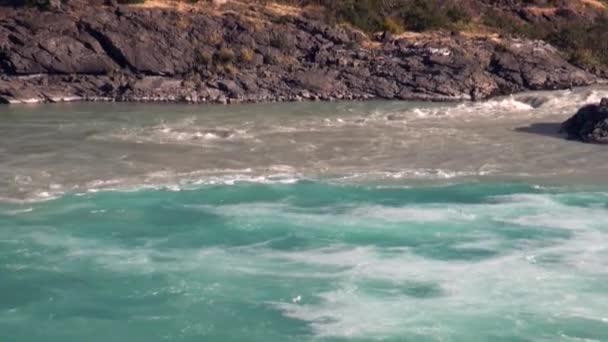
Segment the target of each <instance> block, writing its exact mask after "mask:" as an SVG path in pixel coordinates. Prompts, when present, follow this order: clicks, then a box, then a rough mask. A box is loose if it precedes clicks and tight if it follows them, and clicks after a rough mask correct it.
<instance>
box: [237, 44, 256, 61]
mask: <svg viewBox="0 0 608 342" xmlns="http://www.w3.org/2000/svg"><path fill="white" fill-rule="evenodd" d="M253 54H254V52H253V50H251V49H250V48H247V47H244V48H241V51H240V53H239V61H240V62H241V63H251V60H252V59H253Z"/></svg>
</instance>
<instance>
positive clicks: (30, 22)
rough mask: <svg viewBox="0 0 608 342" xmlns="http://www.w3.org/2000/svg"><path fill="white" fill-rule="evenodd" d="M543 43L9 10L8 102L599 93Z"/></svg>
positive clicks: (261, 11) (237, 12) (271, 14)
mask: <svg viewBox="0 0 608 342" xmlns="http://www.w3.org/2000/svg"><path fill="white" fill-rule="evenodd" d="M596 81H597V78H596V76H594V75H593V74H591V73H589V72H587V71H584V70H582V69H579V68H577V67H575V66H573V65H571V64H569V63H568V62H567V61H566V60H564V58H563V57H562V55H561V54H560V53H558V51H557V50H555V49H554V48H553V47H551V46H550V45H548V44H546V43H544V42H540V41H530V40H520V39H515V38H504V37H503V38H500V37H498V36H492V35H474V34H473V35H471V34H463V33H458V32H434V33H424V34H405V35H402V36H398V37H393V36H392V35H390V34H384V35H379V36H376V37H369V36H367V35H365V34H363V33H362V32H360V31H357V30H355V29H352V28H349V27H346V26H343V25H339V26H337V25H328V24H327V23H326V22H325V21H323V20H322V19H320V18H319V17H318V16H315V15H314V13H308V14H307V13H302V12H300V11H299V10H298V9H296V8H290V7H286V6H278V5H261V4H241V6H240V7H230V6H229V7H226V8H215V7H209V6H189V5H181V6H164V5H163V2H159V3H156V4H155V3H154V2H153V3H148V4H147V5H145V6H128V5H115V4H111V2H110V5H102V4H97V5H96V4H89V5H87V6H63V7H61V8H56V9H52V10H50V11H40V10H37V9H14V8H10V7H4V8H1V11H0V102H6V103H19V102H57V101H69V100H117V101H186V102H220V103H228V102H230V103H233V102H260V101H294V100H302V99H321V100H331V99H370V98H384V99H424V100H457V99H475V100H477V99H483V98H487V97H490V96H495V95H502V94H508V93H513V92H518V91H524V90H537V89H557V88H567V87H572V86H581V85H587V84H592V83H594V82H596Z"/></svg>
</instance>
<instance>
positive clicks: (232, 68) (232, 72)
mask: <svg viewBox="0 0 608 342" xmlns="http://www.w3.org/2000/svg"><path fill="white" fill-rule="evenodd" d="M224 72H225V73H226V74H228V75H236V74H238V73H239V69H238V68H237V67H235V66H234V65H232V64H227V65H224Z"/></svg>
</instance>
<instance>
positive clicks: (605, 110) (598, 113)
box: [561, 98, 608, 144]
mask: <svg viewBox="0 0 608 342" xmlns="http://www.w3.org/2000/svg"><path fill="white" fill-rule="evenodd" d="M561 132H562V133H566V134H567V135H568V139H573V140H580V141H583V142H586V143H596V144H608V98H603V99H602V101H601V102H600V104H599V105H595V104H592V105H587V106H584V107H583V108H581V109H579V111H578V112H577V113H576V114H575V115H574V116H573V117H572V118H570V119H568V120H567V121H566V122H564V123H563V124H562V128H561Z"/></svg>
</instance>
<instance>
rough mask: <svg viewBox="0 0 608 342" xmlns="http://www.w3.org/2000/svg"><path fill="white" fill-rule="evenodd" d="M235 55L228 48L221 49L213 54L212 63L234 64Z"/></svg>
mask: <svg viewBox="0 0 608 342" xmlns="http://www.w3.org/2000/svg"><path fill="white" fill-rule="evenodd" d="M234 60H235V54H234V51H233V50H232V49H230V48H226V47H223V48H221V49H220V50H219V51H217V52H216V53H215V54H213V63H214V64H216V65H228V64H231V63H232V62H234Z"/></svg>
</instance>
